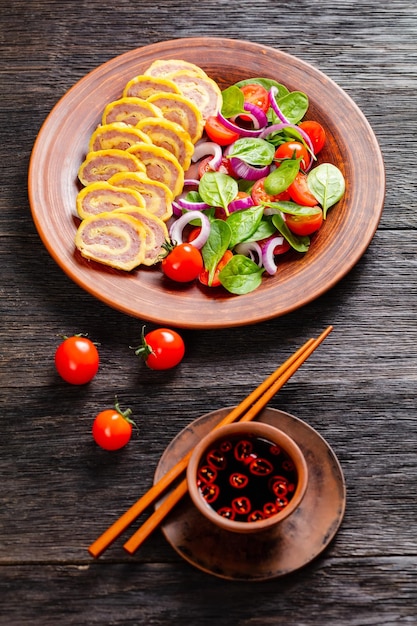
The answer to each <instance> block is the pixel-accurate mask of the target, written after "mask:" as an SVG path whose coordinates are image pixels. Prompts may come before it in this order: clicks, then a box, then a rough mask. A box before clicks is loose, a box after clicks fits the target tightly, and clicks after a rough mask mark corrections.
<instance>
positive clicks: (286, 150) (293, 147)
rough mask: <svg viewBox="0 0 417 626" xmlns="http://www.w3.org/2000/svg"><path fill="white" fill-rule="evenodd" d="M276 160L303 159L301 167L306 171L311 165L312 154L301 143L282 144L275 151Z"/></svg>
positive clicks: (287, 142)
mask: <svg viewBox="0 0 417 626" xmlns="http://www.w3.org/2000/svg"><path fill="white" fill-rule="evenodd" d="M275 158H276V159H277V160H282V159H301V162H300V167H301V169H302V170H305V169H306V168H307V166H308V164H309V163H310V154H309V152H308V150H307V148H306V147H305V146H304V145H303V144H302V143H301V142H300V141H286V142H285V143H282V144H281V145H280V146H278V148H277V149H276V151H275Z"/></svg>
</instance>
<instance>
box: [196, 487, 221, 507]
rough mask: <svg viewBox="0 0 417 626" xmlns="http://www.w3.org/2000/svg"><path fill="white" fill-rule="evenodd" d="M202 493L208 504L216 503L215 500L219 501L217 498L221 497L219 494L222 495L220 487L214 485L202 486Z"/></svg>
mask: <svg viewBox="0 0 417 626" xmlns="http://www.w3.org/2000/svg"><path fill="white" fill-rule="evenodd" d="M200 491H201V495H202V496H203V498H204V500H205V501H206V502H207V503H208V504H211V503H212V502H215V500H217V498H218V497H219V493H220V489H219V487H218V486H217V485H216V484H214V483H204V485H201V486H200Z"/></svg>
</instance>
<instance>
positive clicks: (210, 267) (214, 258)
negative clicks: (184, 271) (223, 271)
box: [201, 220, 231, 285]
mask: <svg viewBox="0 0 417 626" xmlns="http://www.w3.org/2000/svg"><path fill="white" fill-rule="evenodd" d="M230 237H231V230H230V226H229V225H228V224H227V223H226V222H225V221H224V220H213V221H212V222H211V228H210V234H209V236H208V239H207V241H206V243H205V244H204V246H203V247H202V248H201V254H202V256H203V261H204V267H205V269H206V270H207V271H208V273H209V278H208V284H209V285H211V283H212V282H213V278H214V272H215V271H216V267H217V265H218V263H219V261H220V260H221V258H222V256H223V255H224V253H225V252H226V250H227V249H228V247H229V243H230Z"/></svg>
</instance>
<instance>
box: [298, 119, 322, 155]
mask: <svg viewBox="0 0 417 626" xmlns="http://www.w3.org/2000/svg"><path fill="white" fill-rule="evenodd" d="M298 126H299V127H300V128H301V129H302V130H303V131H304V132H305V133H306V134H307V135H308V136H309V137H310V141H311V143H312V144H313V148H314V154H318V153H319V152H320V150H321V149H322V148H323V146H324V144H325V143H326V131H325V130H324V128H323V126H322V125H321V124H319V122H315V121H313V120H311V121H305V122H300V124H298Z"/></svg>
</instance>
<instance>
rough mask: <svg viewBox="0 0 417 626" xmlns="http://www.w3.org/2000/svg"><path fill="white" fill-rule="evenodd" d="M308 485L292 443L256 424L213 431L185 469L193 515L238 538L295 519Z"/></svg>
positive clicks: (301, 460) (303, 463) (304, 466)
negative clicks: (201, 516)
mask: <svg viewBox="0 0 417 626" xmlns="http://www.w3.org/2000/svg"><path fill="white" fill-rule="evenodd" d="M283 468H285V469H283ZM307 481H308V470H307V464H306V461H305V459H304V456H303V454H302V452H301V450H300V448H299V447H298V445H297V444H296V443H295V441H294V440H293V439H291V438H290V437H289V436H288V435H286V434H285V433H284V432H282V431H281V430H278V429H277V428H275V427H274V426H271V425H269V424H265V423H261V422H237V423H233V424H229V425H227V426H222V427H220V428H217V429H214V430H213V431H211V432H210V433H209V434H208V435H206V436H205V437H204V438H203V439H202V440H201V441H200V442H199V443H198V444H197V446H196V447H195V448H194V450H193V453H192V455H191V457H190V461H189V464H188V468H187V484H188V491H189V494H190V497H191V499H192V501H193V503H194V505H195V506H196V507H197V509H198V510H199V511H200V512H201V513H202V514H203V515H204V516H205V517H206V518H207V519H209V520H210V521H211V522H212V523H213V524H216V526H219V527H220V528H223V529H225V530H229V531H232V532H238V533H254V532H259V531H263V530H266V529H268V528H271V527H272V526H275V525H276V524H278V523H279V522H281V521H282V520H284V519H285V518H287V517H288V516H289V515H291V514H292V513H294V511H295V510H296V509H297V507H298V506H299V505H300V503H301V501H302V499H303V496H304V494H305V491H306V488H307ZM216 507H217V508H219V507H220V508H219V510H220V513H219V512H217V510H216Z"/></svg>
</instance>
